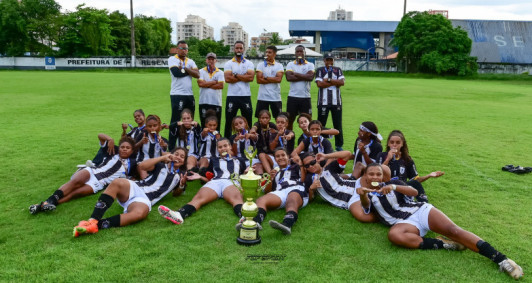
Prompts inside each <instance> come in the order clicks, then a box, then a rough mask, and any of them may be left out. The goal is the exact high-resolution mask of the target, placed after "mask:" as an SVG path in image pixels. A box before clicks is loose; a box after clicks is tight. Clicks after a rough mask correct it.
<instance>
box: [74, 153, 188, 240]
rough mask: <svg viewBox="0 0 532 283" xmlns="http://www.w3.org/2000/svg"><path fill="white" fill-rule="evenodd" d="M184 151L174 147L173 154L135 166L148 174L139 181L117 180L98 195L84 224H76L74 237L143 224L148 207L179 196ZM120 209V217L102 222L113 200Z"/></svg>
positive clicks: (185, 155) (166, 154) (181, 190)
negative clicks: (167, 197) (168, 195)
mask: <svg viewBox="0 0 532 283" xmlns="http://www.w3.org/2000/svg"><path fill="white" fill-rule="evenodd" d="M186 158H187V151H186V149H184V148H182V147H177V148H175V149H174V150H173V152H172V153H171V154H170V153H165V154H164V155H162V156H159V157H156V158H152V159H148V160H146V161H143V162H142V163H140V164H139V168H141V169H142V170H145V171H148V172H150V175H149V176H148V177H147V178H146V179H144V180H141V181H136V182H134V181H131V180H125V179H122V180H120V179H117V180H115V181H113V182H112V183H111V184H110V185H109V187H107V189H106V190H105V191H104V192H103V193H102V194H101V195H100V197H99V198H98V202H97V203H96V205H95V207H94V211H93V212H92V215H91V218H90V219H89V220H88V221H80V222H79V224H78V225H77V226H76V227H74V237H78V236H80V235H82V234H94V233H97V232H98V231H99V230H100V229H107V228H111V227H121V226H126V225H129V224H133V223H135V222H138V221H140V220H143V219H144V218H146V217H147V216H148V213H149V212H150V211H151V207H152V206H153V205H154V204H156V203H157V202H158V201H159V200H161V199H162V198H163V197H164V196H166V195H167V194H168V193H169V192H171V191H174V195H179V194H181V193H182V192H183V191H184V190H185V184H186V176H185V174H183V172H185V168H186V167H185V166H184V165H185V163H186ZM115 199H116V200H118V203H119V204H120V205H121V206H122V207H123V208H124V213H122V214H118V215H115V216H111V217H109V218H105V219H103V215H104V214H105V212H106V211H107V209H109V207H111V205H112V204H113V202H114V200H115Z"/></svg>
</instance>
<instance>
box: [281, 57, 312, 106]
mask: <svg viewBox="0 0 532 283" xmlns="http://www.w3.org/2000/svg"><path fill="white" fill-rule="evenodd" d="M286 71H287V72H288V71H292V72H294V73H300V74H306V73H308V71H313V72H314V64H312V63H310V62H309V61H307V60H305V63H303V64H298V63H297V61H293V62H290V63H288V65H286ZM288 96H291V97H300V98H310V82H308V81H299V82H290V91H289V92H288Z"/></svg>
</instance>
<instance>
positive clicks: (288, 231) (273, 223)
mask: <svg viewBox="0 0 532 283" xmlns="http://www.w3.org/2000/svg"><path fill="white" fill-rule="evenodd" d="M269 223H270V226H271V227H272V228H273V229H277V230H280V231H281V232H283V234H285V235H290V234H292V229H291V228H290V227H287V226H284V225H283V224H282V223H279V222H277V221H275V220H270V222H269Z"/></svg>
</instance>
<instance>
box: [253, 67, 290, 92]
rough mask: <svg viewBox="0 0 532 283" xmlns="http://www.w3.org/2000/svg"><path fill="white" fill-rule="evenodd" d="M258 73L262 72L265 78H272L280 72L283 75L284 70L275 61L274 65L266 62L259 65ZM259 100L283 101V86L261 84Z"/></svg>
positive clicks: (278, 84)
mask: <svg viewBox="0 0 532 283" xmlns="http://www.w3.org/2000/svg"><path fill="white" fill-rule="evenodd" d="M265 65H266V66H265ZM257 72H261V73H262V75H263V76H264V78H271V77H275V76H276V75H277V74H278V73H279V72H281V73H283V72H284V69H283V65H282V64H281V63H279V62H277V61H273V64H269V63H267V62H266V61H265V62H264V63H259V64H258V65H257ZM257 99H258V100H263V101H281V84H280V83H269V84H259V95H258V98H257Z"/></svg>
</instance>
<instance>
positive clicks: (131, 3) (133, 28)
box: [129, 0, 137, 68]
mask: <svg viewBox="0 0 532 283" xmlns="http://www.w3.org/2000/svg"><path fill="white" fill-rule="evenodd" d="M129 6H130V10H131V68H135V67H136V65H137V64H136V60H135V55H136V53H137V51H136V50H135V19H134V18H133V0H129Z"/></svg>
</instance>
